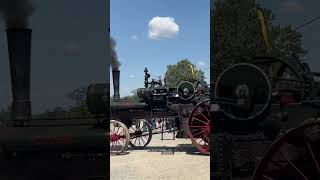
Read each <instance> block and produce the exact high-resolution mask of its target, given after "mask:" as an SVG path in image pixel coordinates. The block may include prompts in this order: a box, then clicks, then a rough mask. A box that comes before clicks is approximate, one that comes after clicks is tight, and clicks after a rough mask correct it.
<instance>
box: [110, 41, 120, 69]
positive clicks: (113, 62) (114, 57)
mask: <svg viewBox="0 0 320 180" xmlns="http://www.w3.org/2000/svg"><path fill="white" fill-rule="evenodd" d="M110 49H111V68H112V70H116V71H119V67H120V62H119V60H118V55H117V52H116V41H115V40H114V39H113V38H111V37H110Z"/></svg>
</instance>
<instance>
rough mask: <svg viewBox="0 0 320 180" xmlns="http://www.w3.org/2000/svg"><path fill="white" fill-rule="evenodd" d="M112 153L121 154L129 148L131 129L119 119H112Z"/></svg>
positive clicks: (110, 136) (110, 134) (110, 135)
mask: <svg viewBox="0 0 320 180" xmlns="http://www.w3.org/2000/svg"><path fill="white" fill-rule="evenodd" d="M109 138H110V139H109V140H110V154H111V155H119V154H121V153H123V152H124V151H125V150H127V149H128V143H129V131H128V128H127V127H126V125H124V124H123V123H122V122H120V121H117V120H111V121H110V133H109Z"/></svg>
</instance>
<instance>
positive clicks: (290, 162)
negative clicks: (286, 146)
mask: <svg viewBox="0 0 320 180" xmlns="http://www.w3.org/2000/svg"><path fill="white" fill-rule="evenodd" d="M280 153H281V154H282V156H283V157H284V159H285V160H286V161H287V162H288V163H289V164H290V165H291V166H292V167H293V168H294V169H295V170H296V171H297V172H298V173H299V174H300V175H301V176H302V177H303V178H304V179H305V180H308V178H307V177H306V176H305V175H304V174H303V172H302V171H301V170H300V169H299V168H298V167H297V166H295V165H294V164H293V162H292V161H290V160H289V159H288V158H287V157H286V156H285V155H284V154H283V153H282V152H281V151H280Z"/></svg>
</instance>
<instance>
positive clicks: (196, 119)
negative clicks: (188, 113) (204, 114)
mask: <svg viewBox="0 0 320 180" xmlns="http://www.w3.org/2000/svg"><path fill="white" fill-rule="evenodd" d="M192 119H195V120H197V121H199V122H202V123H204V124H207V122H205V121H202V120H200V119H198V118H196V117H192Z"/></svg>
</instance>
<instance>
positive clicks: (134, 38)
mask: <svg viewBox="0 0 320 180" xmlns="http://www.w3.org/2000/svg"><path fill="white" fill-rule="evenodd" d="M131 39H132V40H138V39H139V38H138V36H137V35H132V36H131Z"/></svg>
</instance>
